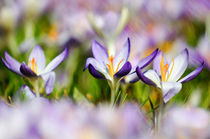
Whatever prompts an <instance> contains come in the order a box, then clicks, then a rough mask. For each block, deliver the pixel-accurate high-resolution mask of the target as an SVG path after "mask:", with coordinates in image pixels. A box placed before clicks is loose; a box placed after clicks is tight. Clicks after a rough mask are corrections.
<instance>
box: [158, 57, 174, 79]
mask: <svg viewBox="0 0 210 139" xmlns="http://www.w3.org/2000/svg"><path fill="white" fill-rule="evenodd" d="M172 62H173V65H172V68H171V71H170V73H169V75H168V77H167V80H166V73H167V71H168V68H169V67H168V64H165V65H164V58H163V56H162V58H161V62H160V71H161V77H162V81H163V82H164V81H168V79H169V77H170V76H171V73H172V70H173V67H174V59H172Z"/></svg>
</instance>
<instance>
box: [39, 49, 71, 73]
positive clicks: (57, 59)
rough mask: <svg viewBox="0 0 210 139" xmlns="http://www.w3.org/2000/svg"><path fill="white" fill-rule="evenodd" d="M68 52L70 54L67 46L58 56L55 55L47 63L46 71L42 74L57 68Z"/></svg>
mask: <svg viewBox="0 0 210 139" xmlns="http://www.w3.org/2000/svg"><path fill="white" fill-rule="evenodd" d="M68 54H69V49H68V48H65V50H64V51H63V52H62V53H61V54H59V55H58V56H57V57H55V58H54V59H53V60H52V61H51V62H50V63H49V64H48V65H47V67H46V68H45V69H44V72H43V73H42V74H45V73H47V72H50V71H52V70H54V69H55V68H57V66H58V65H59V64H60V63H61V62H63V61H64V60H65V59H66V57H67V56H68Z"/></svg>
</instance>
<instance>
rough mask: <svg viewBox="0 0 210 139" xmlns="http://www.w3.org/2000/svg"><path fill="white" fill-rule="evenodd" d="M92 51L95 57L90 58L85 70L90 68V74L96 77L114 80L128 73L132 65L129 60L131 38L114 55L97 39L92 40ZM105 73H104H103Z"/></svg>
mask: <svg viewBox="0 0 210 139" xmlns="http://www.w3.org/2000/svg"><path fill="white" fill-rule="evenodd" d="M92 53H93V56H94V58H92V57H91V58H88V59H87V61H86V64H85V68H84V70H86V69H87V68H88V69H89V72H90V74H92V75H93V76H94V77H95V78H100V79H104V78H106V79H108V80H110V81H113V80H114V79H115V78H121V77H123V76H125V75H127V74H128V73H129V72H130V71H131V69H132V67H131V64H130V62H128V57H129V54H130V39H129V38H128V40H127V42H126V43H125V44H124V46H123V48H122V49H121V51H120V52H119V53H118V54H117V55H112V54H111V53H110V51H107V50H106V49H105V48H104V47H103V46H102V45H101V44H99V43H98V42H97V41H95V40H94V41H92ZM101 74H103V75H104V76H103V75H101Z"/></svg>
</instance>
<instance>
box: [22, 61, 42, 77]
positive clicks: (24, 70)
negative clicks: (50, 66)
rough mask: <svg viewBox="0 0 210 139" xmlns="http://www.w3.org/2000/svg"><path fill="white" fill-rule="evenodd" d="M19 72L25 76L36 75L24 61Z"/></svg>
mask: <svg viewBox="0 0 210 139" xmlns="http://www.w3.org/2000/svg"><path fill="white" fill-rule="evenodd" d="M20 72H21V73H22V74H23V75H25V76H26V77H38V76H37V75H36V73H35V72H33V71H32V70H31V69H30V68H29V67H28V66H27V65H26V64H25V63H24V62H23V63H22V64H21V66H20Z"/></svg>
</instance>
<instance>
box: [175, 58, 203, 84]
mask: <svg viewBox="0 0 210 139" xmlns="http://www.w3.org/2000/svg"><path fill="white" fill-rule="evenodd" d="M203 67H204V62H203V63H202V64H201V65H200V66H199V67H198V68H197V69H195V70H194V71H192V72H191V73H190V74H188V75H187V76H185V77H184V78H182V79H181V80H180V81H178V82H180V83H185V82H188V81H190V80H192V79H194V78H195V77H196V76H198V74H199V73H200V72H201V71H202V70H203Z"/></svg>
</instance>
